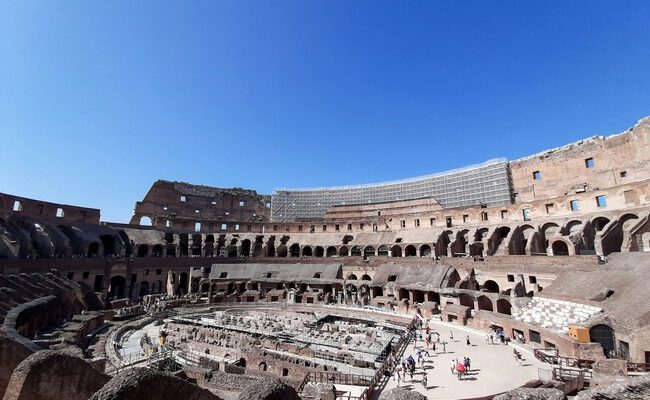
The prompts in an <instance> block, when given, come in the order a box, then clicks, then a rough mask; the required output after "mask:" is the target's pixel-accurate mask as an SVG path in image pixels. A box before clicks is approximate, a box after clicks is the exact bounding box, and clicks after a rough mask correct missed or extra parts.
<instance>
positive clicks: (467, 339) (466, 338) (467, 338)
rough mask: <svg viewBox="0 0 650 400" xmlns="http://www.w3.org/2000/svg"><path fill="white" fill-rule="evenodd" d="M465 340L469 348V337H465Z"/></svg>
mask: <svg viewBox="0 0 650 400" xmlns="http://www.w3.org/2000/svg"><path fill="white" fill-rule="evenodd" d="M465 340H466V341H467V345H468V346H471V345H472V344H471V343H470V342H469V335H467V336H465Z"/></svg>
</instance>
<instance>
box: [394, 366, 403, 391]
mask: <svg viewBox="0 0 650 400" xmlns="http://www.w3.org/2000/svg"><path fill="white" fill-rule="evenodd" d="M401 380H402V377H401V376H400V372H399V369H398V370H396V371H395V382H397V387H399V383H400V381H401Z"/></svg>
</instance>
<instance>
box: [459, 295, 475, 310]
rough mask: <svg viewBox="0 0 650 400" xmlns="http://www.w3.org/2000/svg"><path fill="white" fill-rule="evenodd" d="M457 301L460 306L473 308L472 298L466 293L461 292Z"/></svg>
mask: <svg viewBox="0 0 650 400" xmlns="http://www.w3.org/2000/svg"><path fill="white" fill-rule="evenodd" d="M458 302H459V303H460V305H461V306H466V307H469V308H474V298H473V297H472V296H470V295H468V294H466V293H461V294H459V295H458Z"/></svg>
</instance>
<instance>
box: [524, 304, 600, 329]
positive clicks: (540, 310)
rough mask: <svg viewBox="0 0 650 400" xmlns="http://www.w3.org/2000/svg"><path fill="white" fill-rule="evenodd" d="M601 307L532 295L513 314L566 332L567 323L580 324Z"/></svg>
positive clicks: (530, 322)
mask: <svg viewBox="0 0 650 400" xmlns="http://www.w3.org/2000/svg"><path fill="white" fill-rule="evenodd" d="M599 312H602V308H599V307H593V306H589V305H586V304H580V303H573V302H570V301H564V300H555V299H549V298H545V297H534V298H533V299H532V300H531V301H530V302H529V303H528V304H527V305H526V307H523V308H521V309H520V310H519V311H518V312H515V313H514V314H513V317H514V318H515V319H517V320H519V321H523V322H526V323H529V324H533V325H538V326H540V327H542V328H546V329H550V330H554V331H556V332H560V333H563V334H566V333H567V332H568V330H569V325H582V324H584V323H586V322H587V320H588V319H589V318H591V317H593V316H594V315H596V314H598V313H599Z"/></svg>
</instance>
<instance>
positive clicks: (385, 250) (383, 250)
mask: <svg viewBox="0 0 650 400" xmlns="http://www.w3.org/2000/svg"><path fill="white" fill-rule="evenodd" d="M377 255H378V256H380V257H388V247H387V246H379V248H378V249H377Z"/></svg>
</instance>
